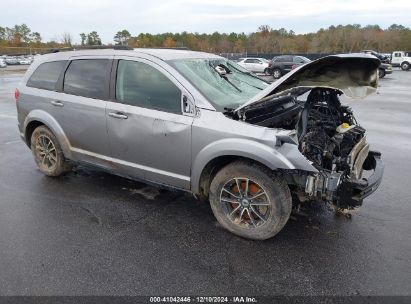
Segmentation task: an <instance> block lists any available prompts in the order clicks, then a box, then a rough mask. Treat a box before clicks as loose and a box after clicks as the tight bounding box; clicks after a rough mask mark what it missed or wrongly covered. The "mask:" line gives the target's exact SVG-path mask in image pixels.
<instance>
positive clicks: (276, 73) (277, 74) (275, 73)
mask: <svg viewBox="0 0 411 304" xmlns="http://www.w3.org/2000/svg"><path fill="white" fill-rule="evenodd" d="M281 75H282V73H281V70H280V69H274V70H273V77H274V78H275V79H279V78H280V77H281Z"/></svg>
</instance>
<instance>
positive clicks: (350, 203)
mask: <svg viewBox="0 0 411 304" xmlns="http://www.w3.org/2000/svg"><path fill="white" fill-rule="evenodd" d="M363 168H364V170H373V171H374V173H373V174H372V175H371V176H369V177H368V178H362V179H359V180H346V181H343V182H342V183H341V184H340V186H339V189H338V191H337V201H338V205H339V206H340V207H342V208H349V207H357V206H361V205H362V201H363V200H364V199H365V198H366V197H368V196H370V195H371V194H372V193H374V192H375V190H377V189H378V186H379V185H380V184H381V181H382V177H383V175H384V164H383V162H382V160H381V153H380V152H376V151H370V152H369V154H368V157H367V159H366V160H365V162H364V166H363Z"/></svg>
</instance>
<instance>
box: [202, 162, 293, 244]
mask: <svg viewBox="0 0 411 304" xmlns="http://www.w3.org/2000/svg"><path fill="white" fill-rule="evenodd" d="M210 204H211V208H212V210H213V213H214V216H215V217H216V219H217V220H218V222H219V223H220V224H221V225H222V226H223V227H224V228H225V229H227V230H229V231H230V232H232V233H234V234H236V235H239V236H241V237H245V238H249V239H253V240H265V239H268V238H271V237H273V236H274V235H276V234H277V233H278V232H279V231H280V230H281V229H282V228H283V227H284V225H285V223H286V222H287V220H288V218H289V217H290V213H291V204H292V201H291V194H290V190H289V188H288V186H287V184H286V183H285V181H284V180H282V179H281V178H280V177H278V176H276V175H274V174H273V173H272V172H271V171H270V170H268V169H267V168H265V167H263V166H260V165H256V164H253V163H251V162H245V161H239V162H234V163H231V164H229V165H227V166H226V167H224V168H223V169H221V170H220V171H219V172H218V173H217V174H216V176H215V177H214V179H213V181H212V182H211V185H210Z"/></svg>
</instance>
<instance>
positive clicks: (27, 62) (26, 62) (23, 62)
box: [19, 58, 32, 65]
mask: <svg viewBox="0 0 411 304" xmlns="http://www.w3.org/2000/svg"><path fill="white" fill-rule="evenodd" d="M31 62H32V61H31V60H30V59H28V58H23V59H20V60H19V64H22V65H28V64H31Z"/></svg>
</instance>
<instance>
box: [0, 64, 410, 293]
mask: <svg viewBox="0 0 411 304" xmlns="http://www.w3.org/2000/svg"><path fill="white" fill-rule="evenodd" d="M22 75H23V74H21V73H17V72H4V73H3V72H2V73H0V295H254V296H256V295H411V233H410V231H411V221H410V216H411V157H410V155H411V72H404V71H400V70H395V71H394V73H393V74H392V75H387V76H386V78H384V79H382V80H381V81H380V86H381V87H380V88H379V90H378V93H377V94H375V95H373V96H371V97H369V98H367V99H365V100H360V101H347V102H348V103H349V104H350V105H351V106H352V108H353V109H354V111H355V113H356V116H357V120H358V121H359V122H360V123H361V125H362V126H364V127H365V128H366V129H367V139H368V141H369V142H370V143H371V144H372V148H373V149H375V150H379V151H381V152H382V154H383V160H384V163H385V166H386V167H385V176H384V180H383V182H382V184H381V186H380V188H379V189H378V190H377V192H376V193H375V194H374V195H372V196H371V197H369V198H367V199H366V200H365V202H364V205H363V206H362V207H361V208H360V209H359V210H357V211H353V212H351V215H352V216H351V219H349V218H348V217H345V216H336V215H335V214H334V212H333V211H332V210H331V209H330V208H328V207H326V206H323V205H313V206H311V208H306V209H304V210H303V212H301V213H300V214H293V215H292V218H291V219H290V221H289V222H288V223H287V225H286V226H285V228H284V229H283V230H282V231H281V232H280V233H279V234H278V235H277V236H276V237H274V238H273V239H270V240H267V241H264V242H256V241H249V240H245V239H242V238H239V237H237V236H234V235H232V234H230V233H229V232H227V231H225V230H224V229H222V228H221V227H220V226H219V225H218V224H217V222H216V220H215V219H214V217H213V215H212V212H211V209H210V207H209V205H208V204H205V203H201V202H199V201H196V200H195V199H194V198H193V197H192V196H190V195H188V194H184V193H180V192H171V191H166V190H161V189H157V188H154V187H151V186H148V185H145V184H143V183H138V182H134V181H131V180H128V179H124V178H121V177H117V176H114V175H110V174H107V173H104V172H100V171H98V170H94V169H90V168H86V167H78V168H77V169H76V170H75V171H73V172H72V173H69V174H68V175H66V176H64V177H61V178H48V177H46V176H43V175H42V174H41V173H40V172H39V170H38V169H37V168H36V166H35V164H34V161H33V158H32V155H31V152H30V150H29V149H28V148H27V146H26V145H25V144H24V143H23V142H22V141H21V140H20V139H19V134H18V130H17V122H16V110H15V101H14V98H13V92H14V88H15V86H16V84H17V82H18V81H19V80H20V79H21V77H22Z"/></svg>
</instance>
